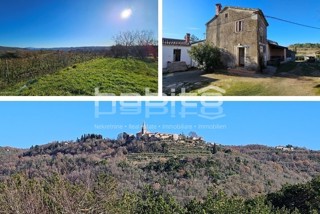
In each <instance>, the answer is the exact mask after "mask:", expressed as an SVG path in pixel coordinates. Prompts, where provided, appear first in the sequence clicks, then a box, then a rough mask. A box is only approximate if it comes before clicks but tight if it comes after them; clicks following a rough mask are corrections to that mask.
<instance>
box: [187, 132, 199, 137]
mask: <svg viewBox="0 0 320 214" xmlns="http://www.w3.org/2000/svg"><path fill="white" fill-rule="evenodd" d="M189 137H198V135H197V133H196V132H194V131H191V132H189Z"/></svg>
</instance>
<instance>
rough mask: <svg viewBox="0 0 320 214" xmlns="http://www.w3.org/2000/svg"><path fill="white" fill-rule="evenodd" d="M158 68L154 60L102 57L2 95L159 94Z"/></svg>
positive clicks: (8, 90)
mask: <svg viewBox="0 0 320 214" xmlns="http://www.w3.org/2000/svg"><path fill="white" fill-rule="evenodd" d="M157 71H158V68H157V63H156V62H154V61H152V60H151V61H141V60H136V59H116V58H99V59H94V60H90V61H87V62H84V63H80V64H75V65H73V66H69V67H67V68H64V69H61V70H60V71H58V72H55V73H53V74H50V75H44V76H42V77H39V78H35V79H32V80H30V81H23V82H20V83H18V84H15V85H13V86H10V87H7V88H5V89H3V90H2V93H1V92H0V93H1V94H3V95H24V96H27V95H29V96H30V95H31V96H34V95H38V96H44V95H46V96H51V95H55V96H60V95H65V96H77V95H90V96H92V95H95V90H96V89H98V90H99V92H100V93H109V94H115V95H120V94H121V93H139V94H140V95H144V94H145V93H146V92H145V89H146V88H149V89H150V92H151V93H156V92H157V87H158V80H157V77H158V72H157Z"/></svg>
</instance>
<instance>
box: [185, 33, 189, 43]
mask: <svg viewBox="0 0 320 214" xmlns="http://www.w3.org/2000/svg"><path fill="white" fill-rule="evenodd" d="M184 39H185V40H186V43H190V33H187V34H186V36H185V37H184Z"/></svg>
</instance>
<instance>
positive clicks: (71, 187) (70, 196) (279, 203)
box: [0, 174, 320, 214]
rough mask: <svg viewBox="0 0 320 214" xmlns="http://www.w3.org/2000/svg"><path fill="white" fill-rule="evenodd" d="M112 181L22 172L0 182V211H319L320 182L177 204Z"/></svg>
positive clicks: (159, 194) (216, 195) (262, 213)
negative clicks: (32, 175)
mask: <svg viewBox="0 0 320 214" xmlns="http://www.w3.org/2000/svg"><path fill="white" fill-rule="evenodd" d="M120 188H122V187H121V186H119V185H118V183H117V182H116V180H115V179H114V178H113V177H110V176H108V175H105V174H98V175H90V177H88V178H86V179H82V180H78V181H76V182H72V181H70V180H68V179H66V178H64V177H63V176H61V175H59V174H52V175H50V176H48V177H46V178H41V179H35V178H28V177H27V176H26V175H24V174H17V175H14V176H11V177H10V178H9V179H7V180H5V181H2V182H0V190H1V191H0V212H1V213H43V214H46V213H119V214H120V213H121V214H122V213H147V214H154V213H164V214H171V213H177V214H189V213H190V214H191V213H192V214H195V213H199V214H200V213H228V214H229V213H231V214H233V213H234V214H238V213H252V214H271V213H275V214H289V213H291V214H299V213H318V212H319V211H320V206H319V196H320V192H319V188H320V187H319V178H316V179H314V180H313V181H312V182H310V183H308V184H303V185H293V186H288V187H284V188H283V189H282V190H281V191H279V192H276V193H272V194H269V195H267V196H266V197H265V196H263V197H255V198H253V199H247V200H246V199H243V198H240V197H229V196H227V195H225V194H224V193H223V192H221V191H220V192H218V193H213V192H211V191H209V194H208V195H207V196H206V197H204V198H202V200H201V201H199V200H196V199H193V200H191V201H189V202H188V203H186V204H180V203H178V202H177V201H176V200H175V199H174V198H173V197H172V196H171V195H170V194H167V193H166V192H161V191H158V190H155V189H154V188H153V187H151V186H146V187H144V189H143V190H142V191H141V192H139V193H133V192H129V191H126V192H125V193H122V194H118V190H119V189H120Z"/></svg>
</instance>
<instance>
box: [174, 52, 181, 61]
mask: <svg viewBox="0 0 320 214" xmlns="http://www.w3.org/2000/svg"><path fill="white" fill-rule="evenodd" d="M173 61H174V62H180V61H181V49H174V50H173Z"/></svg>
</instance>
